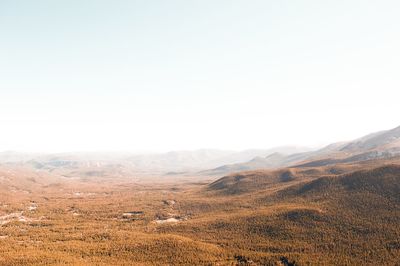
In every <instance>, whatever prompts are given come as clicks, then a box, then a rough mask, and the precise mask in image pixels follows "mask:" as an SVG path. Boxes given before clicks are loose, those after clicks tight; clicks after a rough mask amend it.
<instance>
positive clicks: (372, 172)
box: [0, 159, 400, 265]
mask: <svg viewBox="0 0 400 266" xmlns="http://www.w3.org/2000/svg"><path fill="white" fill-rule="evenodd" d="M0 181H1V183H0V184H1V185H0V188H1V194H0V195H1V196H0V204H1V205H0V226H1V227H0V241H1V245H0V254H1V256H0V264H2V265H37V264H75V265H88V264H95V265H110V264H114V265H163V264H165V265H168V264H169V265H238V264H239V265H240V264H243V265H246V264H248V265H281V264H282V262H281V261H280V258H281V257H286V258H287V259H288V260H289V262H292V261H295V262H296V265H333V264H335V265H377V264H381V265H396V264H398V263H399V262H398V258H399V257H400V161H398V160H394V159H393V160H391V161H386V160H385V161H371V162H368V163H363V164H340V165H335V166H329V167H297V168H287V169H281V170H259V171H253V172H245V173H240V174H233V175H229V176H227V177H224V178H222V179H219V180H217V181H215V182H211V183H210V182H201V183H196V182H192V181H190V180H186V181H185V180H181V181H174V182H172V183H168V182H166V183H159V182H158V183H154V182H149V183H146V182H129V181H127V180H124V179H120V180H106V179H99V178H94V177H93V178H90V179H87V178H85V179H84V180H80V179H69V178H65V177H64V178H63V177H60V176H51V174H48V173H46V172H41V171H37V172H30V171H29V170H27V169H25V170H21V169H16V168H13V167H10V168H7V167H3V168H2V169H1V172H0ZM282 265H283V264H282Z"/></svg>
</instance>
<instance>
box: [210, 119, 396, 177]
mask: <svg viewBox="0 0 400 266" xmlns="http://www.w3.org/2000/svg"><path fill="white" fill-rule="evenodd" d="M398 155H400V127H397V128H394V129H392V130H386V131H380V132H376V133H372V134H369V135H366V136H364V137H361V138H359V139H356V140H354V141H349V142H338V143H333V144H330V145H328V146H326V147H324V148H322V149H319V150H316V151H311V152H303V153H295V154H289V155H282V154H273V155H272V156H267V157H257V158H253V159H252V160H250V161H248V162H244V163H238V164H229V165H223V166H219V167H217V168H214V169H211V170H207V171H203V172H202V173H203V174H208V175H221V174H227V173H232V172H237V171H249V170H255V169H262V168H267V169H268V168H279V167H287V166H296V165H299V166H323V165H329V164H335V163H348V162H358V161H365V160H372V159H379V158H391V157H394V156H398Z"/></svg>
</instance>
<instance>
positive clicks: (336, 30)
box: [0, 0, 400, 152]
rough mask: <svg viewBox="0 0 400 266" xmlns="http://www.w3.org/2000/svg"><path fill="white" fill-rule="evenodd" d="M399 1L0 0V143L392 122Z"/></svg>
mask: <svg viewBox="0 0 400 266" xmlns="http://www.w3.org/2000/svg"><path fill="white" fill-rule="evenodd" d="M399 14H400V1H385V0H380V1H366V0H363V1H361V0H360V1H354V0H345V1H320V0H315V1H305V0H304V1H301V0H298V1H294V0H292V1H285V0H281V1H272V0H271V1H268V0H252V1H248V0H247V1H246V0H242V1H239V0H218V1H216V0H212V1H211V0H201V1H197V0H181V1H176V0H169V1H166V0H164V1H161V0H146V1H134V0H130V1H128V0H126V1H123V0H113V1H111V0H108V1H105V0H79V1H78V0H65V1H61V0H60V1H54V0H48V1H43V0H35V1H31V0H25V1H22V0H0V125H1V127H0V150H17V151H51V152H56V151H57V152H59V151H99V150H101V151H105V150H108V151H169V150H182V149H184V150H189V149H200V148H216V149H234V150H240V149H248V148H259V149H262V148H269V147H275V146H280V145H292V144H295V145H299V146H316V145H322V144H328V143H331V142H335V141H341V140H350V139H353V138H356V137H360V136H362V135H364V134H368V133H371V132H374V131H379V130H383V129H390V128H393V127H396V126H399V125H400V100H399V99H400V49H399V47H400V16H399Z"/></svg>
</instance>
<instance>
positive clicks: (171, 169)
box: [0, 146, 309, 177]
mask: <svg viewBox="0 0 400 266" xmlns="http://www.w3.org/2000/svg"><path fill="white" fill-rule="evenodd" d="M307 150H309V149H307V148H302V147H291V146H285V147H277V148H272V149H265V150H262V149H259V150H256V149H253V150H244V151H225V150H212V149H203V150H194V151H171V152H167V153H153V154H131V153H107V152H104V153H100V152H99V153H84V152H80V153H58V154H25V153H17V152H3V153H0V164H3V165H19V166H29V167H32V168H34V169H37V170H45V171H50V172H56V173H58V174H60V175H64V176H76V175H79V176H86V175H88V176H90V177H92V176H100V177H106V176H110V177H111V176H112V175H116V176H122V175H128V174H135V173H136V174H137V173H140V174H143V173H153V174H166V175H174V174H175V173H179V174H180V175H181V174H182V173H188V174H190V173H193V172H196V171H199V170H202V169H208V168H213V167H217V166H219V165H223V164H235V163H238V162H243V161H248V160H251V159H252V158H255V157H258V158H262V157H265V156H269V155H271V154H273V153H276V152H285V153H294V152H302V151H307Z"/></svg>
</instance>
